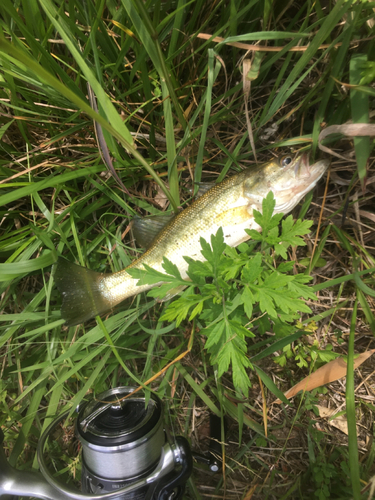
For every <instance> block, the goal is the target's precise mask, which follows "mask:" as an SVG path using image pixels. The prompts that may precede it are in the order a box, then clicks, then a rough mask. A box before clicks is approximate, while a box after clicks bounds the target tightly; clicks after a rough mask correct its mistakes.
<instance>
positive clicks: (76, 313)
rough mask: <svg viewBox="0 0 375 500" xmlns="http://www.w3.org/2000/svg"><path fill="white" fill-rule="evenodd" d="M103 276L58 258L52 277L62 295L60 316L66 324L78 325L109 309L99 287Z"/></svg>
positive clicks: (109, 305) (108, 303)
mask: <svg viewBox="0 0 375 500" xmlns="http://www.w3.org/2000/svg"><path fill="white" fill-rule="evenodd" d="M103 276H105V275H104V274H103V273H97V272H95V271H91V270H90V269H87V268H86V267H81V266H77V265H76V264H73V263H72V262H69V261H68V260H66V259H63V258H61V257H59V258H58V261H57V264H56V269H55V274H54V279H55V282H56V286H57V288H58V290H59V292H60V293H61V295H62V297H63V303H62V307H61V316H62V317H63V319H65V321H66V323H67V325H69V326H73V325H79V324H80V323H83V322H84V321H87V320H88V319H90V318H93V317H94V316H96V315H98V314H102V313H104V312H106V311H108V310H110V309H111V304H110V302H109V301H108V300H107V299H105V297H103V295H102V293H101V289H100V282H101V280H102V278H103Z"/></svg>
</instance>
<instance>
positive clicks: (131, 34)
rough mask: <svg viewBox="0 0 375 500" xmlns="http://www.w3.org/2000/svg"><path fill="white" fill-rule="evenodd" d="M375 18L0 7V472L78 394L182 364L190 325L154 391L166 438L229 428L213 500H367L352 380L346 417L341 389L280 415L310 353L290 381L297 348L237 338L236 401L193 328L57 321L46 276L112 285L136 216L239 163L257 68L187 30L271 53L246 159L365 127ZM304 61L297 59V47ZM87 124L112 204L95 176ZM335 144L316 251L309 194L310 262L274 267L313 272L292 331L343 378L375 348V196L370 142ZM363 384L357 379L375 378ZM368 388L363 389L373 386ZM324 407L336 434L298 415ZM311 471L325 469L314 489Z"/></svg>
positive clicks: (31, 0)
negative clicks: (310, 298) (55, 267)
mask: <svg viewBox="0 0 375 500" xmlns="http://www.w3.org/2000/svg"><path fill="white" fill-rule="evenodd" d="M374 7H375V4H374V3H370V2H364V1H363V2H357V3H354V2H351V1H345V0H338V1H337V2H335V3H332V4H326V3H323V2H320V1H318V2H301V3H295V2H293V3H290V4H288V5H287V7H286V4H285V2H282V1H281V0H277V1H276V2H274V3H271V2H269V1H268V0H252V1H250V2H241V1H238V0H231V1H228V2H224V1H219V2H204V1H202V0H193V1H191V2H188V1H185V0H179V1H178V2H170V1H166V2H156V1H154V0H150V1H149V2H146V3H144V2H141V1H140V0H133V1H130V0H129V1H128V0H123V1H122V2H120V1H118V2H114V1H113V2H110V1H107V2H106V1H105V0H101V1H97V2H93V1H79V0H71V1H69V2H64V3H61V2H56V1H52V0H40V1H36V0H27V1H26V0H21V1H19V2H12V1H11V0H3V1H2V2H1V5H0V14H1V15H0V23H1V29H0V67H1V72H0V99H1V101H0V146H1V149H0V311H1V323H0V349H1V351H0V352H1V368H0V369H1V372H0V373H1V380H0V387H1V410H2V413H1V414H0V423H1V425H2V428H3V429H4V431H5V434H6V448H7V450H8V452H9V460H10V462H11V463H12V464H16V463H17V464H18V465H19V466H22V467H23V468H29V467H31V466H32V465H36V462H35V454H34V451H35V446H36V443H37V440H38V437H39V436H40V434H41V432H42V431H43V429H45V428H46V426H47V425H48V423H49V422H50V418H52V417H53V416H54V415H56V414H59V413H61V411H63V410H65V409H68V408H69V409H70V408H71V409H72V410H73V409H74V407H75V406H76V405H77V404H78V403H79V402H80V401H81V400H82V399H83V398H84V397H86V396H87V395H89V394H97V393H99V392H101V391H103V390H105V389H107V388H109V387H115V386H117V385H126V384H128V385H138V384H144V383H145V382H146V381H147V380H148V379H149V378H151V377H152V376H154V375H156V374H157V373H158V372H159V371H161V370H163V369H164V368H165V367H166V366H167V365H168V364H169V363H170V362H171V361H173V360H174V359H176V358H177V357H178V356H179V355H180V354H181V353H183V352H184V351H185V350H186V349H187V347H188V342H189V338H190V335H191V333H192V331H193V329H194V328H196V331H194V332H193V337H192V339H193V343H192V348H191V351H190V352H189V354H187V355H186V356H185V357H184V358H183V359H181V360H179V361H178V362H177V363H175V364H174V365H171V366H170V367H169V368H168V369H167V370H166V371H165V372H164V373H163V375H161V376H160V377H159V378H157V379H156V380H155V381H154V382H153V383H152V384H151V389H152V390H154V391H156V392H157V393H158V394H159V396H161V397H162V398H163V400H164V401H165V405H166V418H167V420H168V423H169V425H170V426H171V428H173V429H174V430H175V431H176V432H178V433H182V434H185V435H186V436H187V437H188V438H189V439H191V441H192V444H193V447H195V448H200V449H201V450H203V451H204V449H205V445H204V444H202V443H201V441H203V434H204V433H203V432H201V431H200V429H201V428H203V427H204V425H205V422H206V421H207V415H208V412H210V411H212V412H214V413H216V414H217V415H219V416H223V415H227V418H228V419H229V421H230V435H229V437H228V442H229V444H228V446H227V447H226V464H227V469H226V477H225V481H224V485H225V488H226V492H227V493H226V495H227V496H226V498H229V499H232V498H233V499H237V498H242V497H243V496H244V495H245V494H246V492H248V491H249V490H250V489H251V487H252V486H254V487H255V493H254V496H253V497H252V498H262V499H263V498H272V495H273V497H275V498H327V496H324V495H325V491H326V489H325V488H328V490H329V491H330V495H331V496H330V497H329V498H355V499H357V498H358V499H359V498H366V496H365V495H366V494H365V493H364V494H363V495H361V489H363V488H366V485H368V484H369V480H370V478H371V477H372V476H373V475H374V474H375V469H374V463H373V459H374V451H373V448H372V447H371V442H372V428H371V427H368V426H369V422H372V420H373V411H374V407H375V403H374V401H373V400H372V399H371V397H366V398H365V397H364V398H361V394H362V392H357V391H356V387H357V385H359V383H360V382H359V379H358V378H357V375H356V374H355V375H354V379H353V376H352V375H353V374H352V373H351V372H350V370H349V373H348V375H349V376H348V378H347V387H346V390H347V394H346V406H345V404H344V403H345V395H344V396H343V395H342V390H343V389H342V386H340V385H335V384H333V385H331V386H330V387H329V389H328V395H327V394H323V393H321V394H319V393H317V394H314V395H313V396H312V400H311V401H312V402H311V401H310V400H308V399H303V400H302V401H295V402H293V403H291V404H290V405H289V406H288V405H286V404H285V405H284V404H283V405H282V406H281V408H279V407H277V408H276V407H275V405H272V402H273V401H274V400H275V399H276V397H278V396H279V394H280V391H285V390H286V389H288V388H289V387H291V386H292V385H293V384H294V383H295V382H296V381H298V380H301V379H302V378H303V377H304V376H306V375H307V374H308V371H309V369H310V368H311V367H312V365H311V363H312V359H307V362H308V364H309V368H308V369H307V370H306V369H300V368H298V366H297V363H296V360H295V359H294V358H293V356H292V357H290V358H289V359H288V360H287V363H286V365H285V366H284V367H280V366H279V365H277V364H275V363H274V361H273V358H274V356H275V353H277V354H281V353H282V352H283V348H286V347H287V346H290V349H291V352H292V350H293V348H294V344H293V342H295V341H296V340H297V337H296V333H295V331H293V333H289V334H286V335H285V336H284V337H283V338H274V337H273V336H271V335H269V332H267V331H261V329H259V330H258V331H256V332H255V333H256V338H255V339H248V352H249V353H250V361H251V363H253V364H254V365H256V370H257V371H256V372H255V371H249V377H250V380H251V383H252V388H250V393H249V398H248V399H243V398H242V396H241V395H240V394H237V393H236V392H235V391H234V389H233V385H232V382H231V374H230V373H228V376H225V375H224V376H223V377H222V378H221V379H218V378H217V373H216V372H215V370H214V369H213V368H212V367H211V366H210V363H209V358H208V356H207V354H206V353H205V351H204V349H203V347H204V342H205V340H204V338H203V337H202V336H201V335H200V334H199V331H198V329H197V325H195V324H193V323H189V322H188V321H184V322H182V324H181V325H180V326H179V327H176V325H175V324H173V323H171V324H170V323H167V322H162V321H161V320H160V318H161V317H162V314H163V311H164V309H165V305H164V304H159V303H155V302H154V301H153V300H151V299H150V298H148V297H146V296H145V295H139V296H137V297H136V298H135V299H134V300H133V301H130V300H129V301H127V302H125V303H124V304H122V305H121V306H119V307H117V308H116V310H115V311H114V313H113V314H112V315H110V316H109V317H108V318H103V321H101V322H99V323H96V322H95V321H91V322H88V323H87V324H85V325H81V326H79V327H72V328H67V327H66V326H64V324H63V321H62V320H61V317H60V306H61V297H60V296H59V294H58V292H57V290H56V288H55V287H54V284H53V277H52V276H51V266H52V264H53V263H54V262H55V260H56V258H57V256H58V255H65V256H68V257H69V258H70V259H71V260H76V262H77V263H80V264H81V265H86V266H88V267H90V268H91V269H95V270H98V271H107V272H110V271H118V270H121V269H123V268H124V267H125V266H126V265H128V264H129V263H130V262H131V261H132V260H133V259H134V258H135V257H136V256H137V255H139V252H140V251H141V250H140V249H138V248H136V247H135V245H134V242H133V240H132V238H131V232H126V230H127V229H128V225H129V223H130V221H131V219H132V217H133V216H134V215H135V214H138V215H149V214H153V215H156V214H159V213H160V212H171V213H172V212H176V211H177V210H178V209H179V207H185V206H187V205H188V204H189V202H190V201H191V198H192V194H191V190H190V188H192V190H193V191H194V189H195V187H196V185H195V184H194V182H200V181H203V182H205V181H212V180H217V179H219V180H222V179H223V178H224V177H225V176H226V175H227V174H228V175H229V174H231V173H233V172H235V171H238V170H239V169H240V168H241V167H244V166H245V167H248V166H251V165H253V164H254V151H252V148H251V146H250V141H249V137H248V130H247V126H246V118H245V105H244V92H243V87H242V78H243V75H242V58H243V57H244V56H245V55H246V57H250V58H251V57H253V55H254V52H250V53H249V54H246V51H245V50H244V49H241V48H238V47H236V46H233V45H227V44H226V43H225V42H223V43H215V42H212V41H210V40H208V41H207V40H203V39H200V38H199V37H198V35H199V34H200V33H208V34H210V35H212V37H216V36H219V37H222V38H224V39H225V40H226V41H227V42H230V43H236V42H241V43H248V44H254V43H257V42H258V41H259V43H260V45H262V46H267V47H269V48H270V49H272V48H275V47H279V48H280V49H281V50H278V51H269V52H262V54H263V56H264V57H263V58H262V60H261V63H260V67H259V74H258V77H257V78H256V79H254V80H252V81H251V90H250V94H249V103H248V108H249V113H250V116H249V119H250V122H251V126H252V130H253V133H254V143H255V147H256V155H257V158H258V161H268V160H269V159H271V158H272V157H274V156H278V155H280V154H285V153H288V152H290V151H293V152H297V151H303V150H306V151H307V150H309V149H311V150H312V155H316V156H318V151H319V150H318V137H319V133H320V131H321V130H322V128H323V127H326V126H329V125H334V124H343V123H345V122H347V121H348V120H353V122H354V123H360V122H362V121H366V120H368V119H369V117H371V116H372V114H371V111H372V110H373V104H374V96H373V89H372V87H371V86H373V74H372V73H371V71H372V69H371V68H372V66H371V65H369V64H368V63H370V62H371V61H373V60H374V57H375V45H374V40H373V39H371V36H372V34H373V28H371V19H372V18H373V15H374V14H373V8H374ZM322 45H323V48H321V46H322ZM299 46H304V47H306V48H305V49H303V50H300V51H297V50H292V49H295V48H296V47H299ZM258 62H259V59H258ZM341 83H344V84H345V85H342V84H341ZM87 84H89V85H90V86H91V88H92V89H93V92H94V94H95V96H96V100H97V104H98V112H95V111H93V109H92V107H91V106H90V104H89V100H88V98H87V95H88V91H87ZM357 85H359V86H358V87H353V86H357ZM370 119H371V118H370ZM93 120H96V122H97V123H98V124H99V125H100V126H101V129H102V131H103V136H104V140H105V146H104V148H105V149H108V153H109V156H110V158H111V160H112V163H113V167H114V169H115V171H116V173H117V175H118V177H119V178H120V179H121V182H122V184H123V185H124V186H125V187H126V190H127V192H125V191H124V190H123V188H122V187H121V186H119V185H118V184H117V182H116V180H115V179H114V176H113V175H111V173H110V170H109V167H108V165H107V164H105V163H103V160H102V156H101V154H100V151H99V150H100V147H99V144H98V141H97V138H96V135H95V131H94V125H93ZM271 126H273V127H274V129H273V130H274V132H272V130H271V131H269V130H268V129H269V128H270V127H271ZM334 141H335V142H332V138H330V140H327V141H326V143H327V144H330V147H333V148H334V149H336V150H337V151H338V152H340V154H344V155H346V156H347V157H348V162H347V163H346V164H344V162H343V161H341V160H340V161H334V162H333V165H332V171H331V175H330V184H329V189H328V196H327V200H326V203H325V209H324V211H323V214H322V221H321V227H320V230H319V234H318V235H316V230H317V226H318V220H319V210H320V207H321V202H322V196H323V193H324V182H323V181H322V182H321V183H320V185H319V187H318V188H317V189H316V190H315V191H314V193H312V194H309V195H308V196H307V197H306V200H305V203H304V204H303V205H302V207H300V208H298V207H297V208H296V209H295V211H294V215H295V217H296V218H298V217H299V214H300V213H301V214H303V217H306V218H308V219H313V220H314V225H313V227H312V233H311V235H310V236H308V237H307V239H306V242H307V247H306V248H307V250H298V252H297V251H291V252H290V259H291V260H296V262H297V263H296V270H298V271H299V272H305V271H306V273H308V272H309V271H310V270H311V274H312V276H313V278H314V287H313V290H314V291H315V292H316V293H319V300H318V302H317V303H316V304H310V307H311V308H312V309H313V311H314V312H313V315H310V317H309V316H307V315H304V316H303V318H302V320H303V322H304V323H306V324H307V325H312V322H313V321H315V322H316V326H317V327H318V330H314V328H312V330H311V335H310V336H306V335H304V336H303V337H301V338H300V337H298V338H299V340H298V342H302V344H303V345H304V346H305V348H306V351H307V352H308V353H309V352H310V351H309V346H310V345H311V343H312V342H313V341H314V340H316V341H317V342H318V344H319V347H320V348H321V349H322V350H323V349H324V348H325V346H326V344H327V343H330V344H332V345H333V348H334V350H335V351H337V352H338V353H341V354H345V355H346V354H348V366H351V363H352V360H353V356H354V355H355V353H356V352H361V351H363V350H367V349H370V348H374V340H373V335H374V333H375V322H374V314H375V312H374V279H373V276H374V268H375V258H374V248H375V238H374V218H373V217H371V214H372V215H373V214H374V210H373V199H374V198H373V196H374V184H373V183H372V182H370V181H368V183H367V184H366V180H367V179H371V178H372V177H373V176H374V167H373V165H374V163H373V138H367V137H364V138H363V137H362V138H355V139H354V144H352V143H351V142H350V141H349V140H342V139H340V138H336V137H335V138H334ZM102 147H103V146H102ZM353 158H355V159H356V162H353V161H349V160H353ZM356 165H358V167H357V166H356ZM354 195H355V196H354ZM366 214H367V215H366ZM343 220H344V221H345V224H344V225H342V222H343ZM316 237H317V238H318V242H317V243H318V244H317V245H316V249H315V253H314V255H313V256H312V255H311V251H312V249H313V247H314V242H315V239H316ZM306 259H310V264H307V265H306ZM322 259H323V260H322ZM300 261H302V262H305V264H304V265H303V264H302V263H300ZM324 262H325V264H324ZM322 263H323V264H322ZM319 265H320V266H322V265H323V267H318V266H319ZM344 301H345V302H344ZM353 306H354V311H353ZM326 325H328V326H327V328H326ZM313 326H314V325H313ZM365 366H367V365H365ZM361 369H362V368H361ZM363 370H364V375H363V377H362V378H363V379H365V378H366V377H367V375H370V372H367V371H366V370H367V368H363ZM368 370H370V369H368ZM258 376H259V377H260V378H258ZM260 379H261V380H262V382H263V383H264V385H265V388H264V390H265V403H266V405H267V408H268V413H266V414H264V411H263V400H262V399H259V394H260V392H261V391H260V386H259V384H260V382H259V380H260ZM371 381H372V382H371ZM367 383H368V384H370V386H371V383H372V387H373V377H372V378H371V377H370V378H369V381H368V382H367ZM272 384H273V385H272ZM362 387H365V386H362ZM371 391H373V389H371V388H370V389H368V391H367V393H366V394H367V395H368V394H370V395H371V394H373V392H371ZM273 392H274V393H275V394H273ZM314 398H315V399H314ZM337 398H338V399H337ZM340 398H341V399H340ZM338 400H340V401H341V403H340V404H342V405H343V406H342V407H340V408H341V409H344V408H346V411H347V419H348V425H349V439H347V438H346V437H345V436H344V435H341V434H340V431H334V430H332V429H333V428H331V427H330V426H329V425H328V424H326V423H323V422H322V421H319V422H320V423H319V429H318V430H316V425H315V423H314V422H315V421H316V416H315V414H314V413H313V411H312V410H311V408H312V407H313V406H314V405H315V404H323V405H331V404H336V403H335V402H337V401H338ZM340 404H337V406H338V407H339V406H340ZM266 419H267V429H268V433H267V435H266V433H265V421H266ZM356 419H357V421H358V423H359V424H360V427H359V428H360V429H361V430H360V435H359V436H358V438H357V437H356V435H355V421H356ZM371 425H372V424H371ZM279 428H281V431H280V429H279ZM289 432H290V433H291V434H290V435H291V436H292V438H293V436H294V437H295V436H296V435H297V436H298V438H297V437H295V439H296V441H295V442H294V443H293V442H292V443H291V442H289V441H285V439H286V436H287V435H288V433H289ZM280 433H281V434H282V435H283V436H284V438H285V439H284V440H283V439H282V438H281V437H280ZM308 436H309V437H308ZM292 438H291V439H292ZM293 439H294V438H293ZM357 440H359V442H360V446H359V448H358V449H359V451H357ZM363 443H364V445H363ZM295 448H298V449H302V452H301V453H302V455H300V454H299V453H300V452H298V453H297V452H295V451H293V450H294V449H295ZM288 450H289V451H288ZM337 450H339V451H337ZM348 450H349V451H348ZM63 451H64V453H65V450H63V449H62V452H63ZM301 456H302V459H300V457H301ZM327 464H331V465H332V467H333V469H332V471H333V472H332V474H331V475H330V476H322V473H321V471H322V470H323V469H324V468H325V466H326V465H327ZM270 468H272V474H271V473H270ZM327 470H330V471H331V468H330V466H329V467H328V468H327ZM297 476H298V480H296V478H297ZM219 482H220V481H219V480H218V479H217V478H214V479H213V480H212V482H209V484H208V485H207V487H208V488H209V489H208V490H205V489H204V488H202V485H205V484H206V483H207V479H206V478H205V477H202V476H200V475H199V473H198V474H195V475H194V476H193V477H192V479H191V481H190V486H189V489H188V491H187V498H198V496H197V495H201V496H202V498H203V497H204V495H207V494H208V495H212V496H213V495H214V494H215V495H219V496H220V497H221V498H224V490H225V488H224V486H223V483H222V482H220V484H219V485H218V486H216V485H217V484H218V483H219ZM296 485H297V486H296ZM207 492H208V493H207ZM314 492H319V495H323V496H320V497H319V496H318V494H316V495H315V496H314ZM298 495H299V496H298ZM335 495H336V496H335ZM248 498H250V497H248Z"/></svg>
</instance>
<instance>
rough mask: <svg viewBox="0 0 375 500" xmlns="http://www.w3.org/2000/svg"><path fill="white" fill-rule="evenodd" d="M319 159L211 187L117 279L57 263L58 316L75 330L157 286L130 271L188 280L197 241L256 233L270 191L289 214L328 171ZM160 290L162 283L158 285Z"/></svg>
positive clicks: (262, 168)
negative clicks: (169, 268) (171, 272)
mask: <svg viewBox="0 0 375 500" xmlns="http://www.w3.org/2000/svg"><path fill="white" fill-rule="evenodd" d="M329 163H330V162H329V161H328V160H326V159H322V160H319V161H317V162H316V163H314V164H312V165H310V164H309V159H308V156H307V154H301V155H299V156H296V157H295V158H293V157H292V156H282V157H279V158H275V159H273V160H272V161H270V162H268V163H265V164H261V165H257V166H256V167H252V168H249V169H246V170H243V171H241V172H240V173H237V174H235V175H233V176H231V177H228V178H227V179H225V180H223V181H222V182H220V183H218V184H216V185H214V186H213V187H211V189H209V190H208V191H206V192H205V193H204V194H203V195H202V196H200V197H199V198H197V199H196V200H195V201H194V202H193V203H192V204H191V205H190V206H189V207H187V208H185V209H184V210H182V211H181V212H180V213H179V214H177V215H176V216H175V217H173V218H172V219H171V220H170V221H169V222H168V223H167V224H166V225H165V227H164V228H163V229H161V231H160V232H159V234H157V236H156V237H155V238H154V240H153V241H152V243H151V245H150V246H149V248H148V249H147V250H146V251H145V252H144V253H143V254H142V255H141V257H139V258H138V259H136V260H134V261H133V262H132V263H131V264H130V265H129V266H127V267H126V268H125V269H123V270H122V271H119V272H116V273H100V272H96V271H93V270H91V269H88V268H85V267H81V266H78V265H76V264H73V263H72V262H70V261H68V260H66V259H64V258H63V257H59V258H58V261H57V264H56V268H55V272H54V280H55V283H56V286H57V289H58V290H59V291H60V293H61V295H62V307H61V316H62V318H63V319H64V320H65V322H66V324H67V325H68V326H74V325H78V324H81V323H84V322H85V321H87V320H89V319H91V318H93V317H94V316H97V315H101V314H103V313H107V312H109V311H111V309H113V307H114V306H116V305H117V304H119V303H120V302H122V301H124V300H125V299H127V298H129V297H132V296H134V295H137V294H139V293H142V292H146V291H148V290H150V289H151V288H153V287H155V286H158V284H152V285H150V284H144V285H142V284H140V285H139V286H137V282H138V280H137V279H134V278H132V277H131V276H130V274H129V273H128V270H129V269H134V268H135V269H144V264H146V265H148V266H150V267H151V268H153V269H156V270H157V271H161V272H165V271H164V269H163V267H162V263H163V258H164V257H166V258H167V259H169V260H170V261H171V262H172V263H173V264H175V265H176V266H177V268H178V269H179V271H180V273H181V277H182V278H183V279H186V278H187V271H188V263H187V262H186V260H185V259H184V256H188V257H191V258H193V259H195V260H200V261H203V260H204V257H203V255H202V253H201V245H200V238H204V239H205V240H206V241H210V237H211V235H212V234H216V232H217V230H218V229H219V228H220V227H221V228H222V229H223V234H224V240H225V243H227V244H228V245H229V246H231V247H235V246H237V245H239V244H240V243H242V242H244V241H246V240H248V239H249V235H248V234H247V233H246V232H245V229H255V230H260V227H259V225H258V224H257V223H256V222H255V220H254V209H255V210H258V211H260V212H261V211H262V201H263V199H264V198H265V197H266V196H267V194H268V193H269V191H272V192H273V195H274V198H275V202H276V205H275V209H274V213H284V214H287V213H288V212H290V211H291V210H292V209H293V208H294V207H295V206H296V205H297V204H298V202H299V201H300V200H301V199H302V198H303V197H304V196H305V195H306V194H307V193H308V192H309V191H310V190H311V189H313V188H314V187H315V185H316V184H317V182H318V181H319V179H320V178H321V177H322V175H323V174H324V172H325V171H326V170H327V168H328V166H329ZM159 284H160V283H159Z"/></svg>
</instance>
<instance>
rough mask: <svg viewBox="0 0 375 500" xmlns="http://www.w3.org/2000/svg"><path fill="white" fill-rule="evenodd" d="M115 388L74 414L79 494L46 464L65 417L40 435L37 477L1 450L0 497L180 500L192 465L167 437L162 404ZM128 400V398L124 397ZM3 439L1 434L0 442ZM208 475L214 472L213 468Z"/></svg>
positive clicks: (181, 441) (184, 447)
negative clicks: (49, 447) (48, 445)
mask: <svg viewBox="0 0 375 500" xmlns="http://www.w3.org/2000/svg"><path fill="white" fill-rule="evenodd" d="M133 391H134V388H132V387H118V388H115V389H110V390H108V391H105V392H103V393H102V394H100V395H99V396H98V397H97V398H96V399H94V400H92V401H91V402H89V403H86V404H84V405H83V406H81V407H79V408H78V409H77V411H78V417H77V419H76V434H77V436H78V438H79V440H80V442H81V445H82V480H81V489H82V493H81V492H79V491H77V490H75V489H74V488H72V487H70V486H67V485H65V484H62V483H60V482H59V481H57V479H56V478H55V477H54V476H53V474H52V473H51V471H50V470H49V468H48V465H47V463H46V459H45V454H44V448H45V445H46V442H47V441H48V439H49V438H50V437H52V436H53V435H54V432H55V430H56V428H57V427H58V426H59V424H60V423H61V422H62V421H63V420H64V419H65V418H66V417H67V415H68V413H69V412H66V413H64V414H63V415H61V416H60V417H58V418H57V419H56V420H54V421H53V422H52V423H51V425H50V426H49V427H48V428H47V429H46V431H45V432H44V434H43V435H42V436H41V438H40V440H39V443H38V448H37V457H38V462H39V466H40V471H41V472H25V471H19V470H17V469H15V468H13V467H11V466H10V465H9V463H8V461H7V460H6V457H5V453H4V450H3V448H2V447H0V497H1V498H2V500H5V497H4V496H6V497H8V498H7V500H10V498H11V496H14V495H16V496H22V497H25V496H26V497H34V498H42V499H45V500H107V499H108V500H112V499H116V500H141V499H142V500H172V499H173V500H178V499H181V498H182V495H183V492H184V488H185V483H186V481H187V480H188V478H189V477H190V474H191V471H192V465H193V459H192V453H191V450H190V446H189V443H188V442H187V440H186V439H185V438H184V437H181V436H177V437H174V438H173V439H171V438H169V437H168V434H167V431H166V430H165V427H164V422H163V415H162V402H161V400H160V399H159V398H158V397H157V396H155V395H154V394H151V395H150V397H149V399H148V401H147V404H146V399H145V396H144V394H141V393H138V392H137V393H136V394H134V395H133V394H132V393H133ZM125 396H127V398H126V399H124V397H125ZM3 439H4V435H3V433H2V432H1V430H0V443H2V442H3ZM211 470H214V469H212V468H211Z"/></svg>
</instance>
